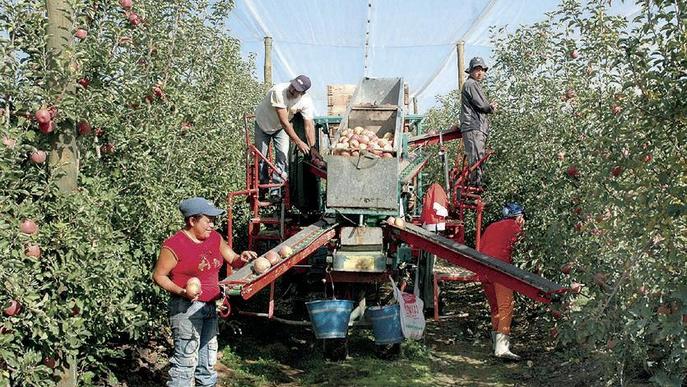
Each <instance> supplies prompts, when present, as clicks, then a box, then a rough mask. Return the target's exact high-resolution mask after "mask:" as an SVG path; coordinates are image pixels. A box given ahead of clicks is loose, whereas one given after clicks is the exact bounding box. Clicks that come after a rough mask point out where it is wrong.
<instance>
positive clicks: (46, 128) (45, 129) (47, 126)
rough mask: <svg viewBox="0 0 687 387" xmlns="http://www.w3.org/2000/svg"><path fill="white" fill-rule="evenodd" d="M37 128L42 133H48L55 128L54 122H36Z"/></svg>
mask: <svg viewBox="0 0 687 387" xmlns="http://www.w3.org/2000/svg"><path fill="white" fill-rule="evenodd" d="M38 130H40V131H41V133H43V134H50V133H52V132H53V131H54V130H55V123H54V122H52V121H48V122H46V123H42V122H41V123H39V124H38Z"/></svg>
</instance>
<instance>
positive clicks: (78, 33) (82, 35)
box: [74, 28, 88, 40]
mask: <svg viewBox="0 0 687 387" xmlns="http://www.w3.org/2000/svg"><path fill="white" fill-rule="evenodd" d="M74 36H76V37H77V38H79V39H81V40H83V39H86V36H88V31H86V30H84V29H83V28H79V29H78V30H76V32H75V33H74Z"/></svg>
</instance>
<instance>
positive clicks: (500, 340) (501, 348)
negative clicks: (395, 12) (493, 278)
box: [494, 333, 520, 360]
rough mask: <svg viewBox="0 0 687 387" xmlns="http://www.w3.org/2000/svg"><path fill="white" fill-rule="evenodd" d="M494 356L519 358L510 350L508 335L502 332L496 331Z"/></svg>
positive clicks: (511, 358)
mask: <svg viewBox="0 0 687 387" xmlns="http://www.w3.org/2000/svg"><path fill="white" fill-rule="evenodd" d="M494 356H496V357H500V358H502V359H510V360H520V356H518V355H516V354H514V353H513V352H511V351H510V336H508V335H504V334H503V333H496V341H495V344H494Z"/></svg>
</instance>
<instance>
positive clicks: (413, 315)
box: [389, 277, 425, 340]
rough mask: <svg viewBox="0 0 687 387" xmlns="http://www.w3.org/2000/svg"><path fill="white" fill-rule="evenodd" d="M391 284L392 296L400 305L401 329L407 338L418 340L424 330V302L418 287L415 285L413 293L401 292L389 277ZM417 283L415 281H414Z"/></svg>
mask: <svg viewBox="0 0 687 387" xmlns="http://www.w3.org/2000/svg"><path fill="white" fill-rule="evenodd" d="M389 279H390V280H391V285H393V287H394V298H395V299H396V301H398V304H399V305H400V307H401V330H402V331H403V336H404V337H405V338H407V339H415V340H419V339H421V338H422V334H423V333H424V331H425V314H424V302H422V299H421V298H420V297H419V295H420V289H418V287H417V285H416V286H415V289H414V294H411V293H406V292H402V291H401V290H400V289H399V288H398V287H397V286H396V283H395V282H394V280H393V279H391V277H389ZM415 283H417V281H415Z"/></svg>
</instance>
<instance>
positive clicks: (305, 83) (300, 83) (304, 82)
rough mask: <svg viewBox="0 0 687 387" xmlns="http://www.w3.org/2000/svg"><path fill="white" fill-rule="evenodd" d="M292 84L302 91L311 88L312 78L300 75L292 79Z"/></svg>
mask: <svg viewBox="0 0 687 387" xmlns="http://www.w3.org/2000/svg"><path fill="white" fill-rule="evenodd" d="M291 86H293V88H294V89H296V90H298V91H300V92H301V93H302V92H304V91H306V90H308V89H309V88H310V78H308V77H307V76H305V75H299V76H297V77H296V78H294V79H293V80H291Z"/></svg>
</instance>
